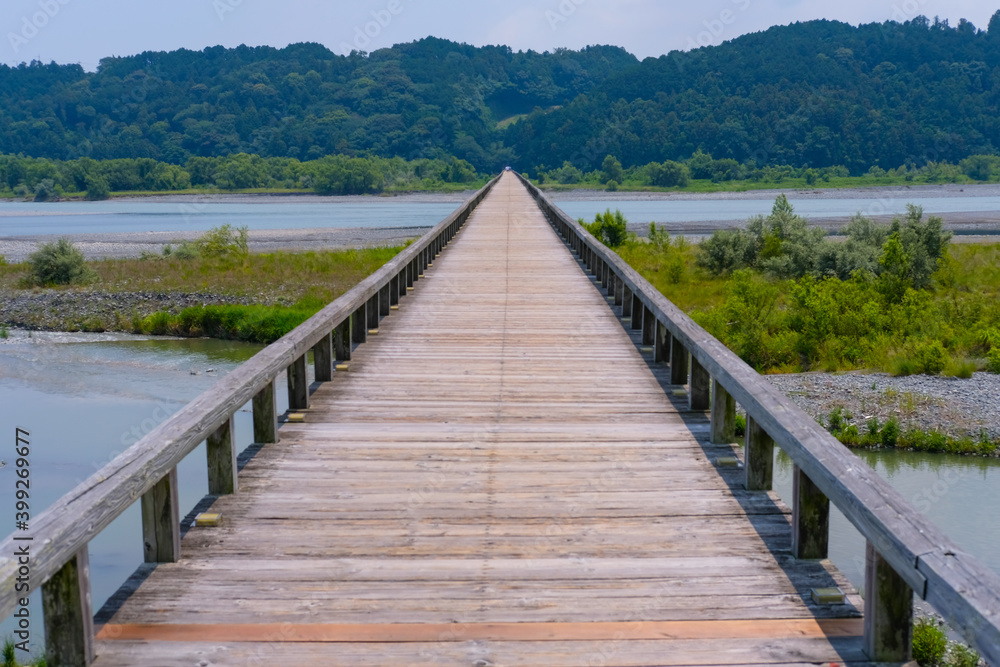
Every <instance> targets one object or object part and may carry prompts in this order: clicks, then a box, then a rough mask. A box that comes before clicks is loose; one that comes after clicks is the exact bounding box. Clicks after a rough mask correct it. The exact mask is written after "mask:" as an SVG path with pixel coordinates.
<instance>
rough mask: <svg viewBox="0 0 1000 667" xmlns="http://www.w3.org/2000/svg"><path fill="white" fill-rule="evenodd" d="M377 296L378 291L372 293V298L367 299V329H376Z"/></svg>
mask: <svg viewBox="0 0 1000 667" xmlns="http://www.w3.org/2000/svg"><path fill="white" fill-rule="evenodd" d="M378 303H379V298H378V292H376V293H375V294H373V295H372V298H370V299H368V308H367V310H368V329H369V330H371V329H378V314H379V306H378Z"/></svg>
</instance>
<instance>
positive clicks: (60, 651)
mask: <svg viewBox="0 0 1000 667" xmlns="http://www.w3.org/2000/svg"><path fill="white" fill-rule="evenodd" d="M42 616H43V618H44V625H45V660H46V664H48V665H52V666H53V667H55V666H57V665H72V666H74V667H76V666H79V667H84V666H85V665H89V664H91V663H92V662H93V661H94V611H93V603H92V602H91V597H90V557H89V555H88V553H87V547H83V548H82V549H80V551H78V552H77V553H76V555H75V556H73V557H72V558H70V559H69V561H67V563H66V564H65V565H63V566H62V567H61V568H60V569H59V571H58V572H56V573H55V574H54V575H53V576H52V578H51V579H49V580H48V581H46V582H45V583H44V584H42Z"/></svg>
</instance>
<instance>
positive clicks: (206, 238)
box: [196, 225, 250, 257]
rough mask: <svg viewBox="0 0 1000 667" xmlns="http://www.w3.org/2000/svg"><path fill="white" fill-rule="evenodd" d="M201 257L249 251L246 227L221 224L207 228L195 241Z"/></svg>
mask: <svg viewBox="0 0 1000 667" xmlns="http://www.w3.org/2000/svg"><path fill="white" fill-rule="evenodd" d="M196 243H197V244H198V250H199V254H200V255H201V256H202V257H228V256H240V255H247V254H248V253H249V252H250V246H249V230H248V229H247V227H245V226H244V227H235V228H234V227H233V226H232V225H222V226H221V227H213V228H212V229H210V230H208V231H207V232H205V233H204V234H202V235H201V237H200V238H199V239H198V240H197V242H196Z"/></svg>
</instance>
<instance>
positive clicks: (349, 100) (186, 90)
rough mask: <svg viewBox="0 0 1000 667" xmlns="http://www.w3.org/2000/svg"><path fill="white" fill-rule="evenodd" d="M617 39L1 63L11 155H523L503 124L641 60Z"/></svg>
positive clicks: (5, 135)
mask: <svg viewBox="0 0 1000 667" xmlns="http://www.w3.org/2000/svg"><path fill="white" fill-rule="evenodd" d="M636 62H637V61H636V59H635V57H634V56H632V55H630V54H629V53H627V52H626V51H625V50H624V49H620V48H617V47H601V46H598V47H589V48H585V49H583V50H581V51H567V50H560V51H557V52H555V53H545V54H539V53H535V52H531V51H529V52H526V53H525V52H519V53H513V52H512V51H511V50H510V49H509V48H507V47H502V46H501V47H483V48H477V47H472V46H468V45H464V44H456V43H454V42H449V41H445V40H441V39H435V38H428V39H424V40H421V41H419V42H414V43H410V44H402V45H397V46H395V47H393V48H391V49H382V50H379V51H376V52H373V53H371V54H369V55H364V54H352V55H351V56H339V55H335V54H334V53H332V52H331V51H329V50H328V49H326V48H325V47H323V46H321V45H318V44H295V45H292V46H289V47H287V48H285V49H280V50H279V49H274V48H269V47H257V48H250V47H245V46H241V47H238V48H235V49H225V48H222V47H214V48H208V49H205V50H204V51H202V52H194V51H187V50H181V51H175V52H171V53H142V54H140V55H137V56H132V57H127V58H106V59H104V60H102V61H101V63H100V66H99V68H98V71H97V72H96V73H90V74H89V73H86V72H84V71H83V70H82V68H80V67H79V66H76V65H69V66H59V65H55V64H50V65H42V64H41V63H32V64H30V65H22V66H20V67H17V68H13V69H12V68H8V67H0V153H24V154H26V155H29V156H35V157H50V158H61V159H68V158H73V157H79V156H89V157H93V158H97V159H108V158H137V157H152V158H157V159H160V160H164V161H168V162H175V163H180V162H183V161H184V160H186V158H188V157H190V156H193V155H200V156H206V157H208V156H220V155H228V154H231V153H238V152H246V153H256V154H259V155H262V156H265V157H268V156H287V157H297V158H299V159H303V160H305V159H312V158H318V157H320V156H323V155H327V154H331V153H346V154H353V155H365V154H372V155H380V156H400V157H405V158H409V159H413V158H418V157H438V156H441V155H442V154H454V155H458V156H460V157H463V158H466V159H468V160H469V161H470V162H472V163H473V164H475V165H476V166H477V167H479V168H487V167H488V168H491V169H493V168H496V167H497V166H498V165H499V164H500V163H502V162H504V161H505V160H507V159H509V157H510V153H509V151H505V150H504V149H503V148H502V147H500V146H499V145H498V144H497V142H498V140H499V136H498V133H497V123H498V121H501V120H503V119H505V118H507V117H509V116H513V115H515V114H523V113H526V112H530V111H531V110H532V109H534V108H535V107H541V108H551V107H553V106H558V105H563V104H566V103H568V102H570V101H572V100H573V99H575V98H576V97H577V96H579V95H580V94H583V93H587V92H590V91H592V90H593V89H594V88H595V87H596V86H598V85H599V84H600V83H601V82H603V81H604V80H605V79H606V78H607V77H608V75H610V74H612V73H614V72H618V71H621V70H622V69H623V68H625V67H627V66H629V65H634V64H636Z"/></svg>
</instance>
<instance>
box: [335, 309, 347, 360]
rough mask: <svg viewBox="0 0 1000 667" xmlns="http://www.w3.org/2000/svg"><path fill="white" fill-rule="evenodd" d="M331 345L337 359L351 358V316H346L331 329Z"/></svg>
mask: <svg viewBox="0 0 1000 667" xmlns="http://www.w3.org/2000/svg"><path fill="white" fill-rule="evenodd" d="M333 347H334V350H333V351H334V354H335V355H336V357H337V361H350V360H351V318H349V317H348V318H347V319H346V320H344V321H343V322H341V323H340V324H338V325H337V328H336V329H334V330H333Z"/></svg>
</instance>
